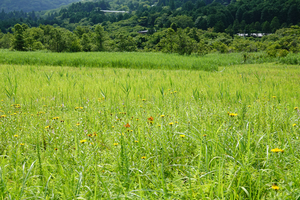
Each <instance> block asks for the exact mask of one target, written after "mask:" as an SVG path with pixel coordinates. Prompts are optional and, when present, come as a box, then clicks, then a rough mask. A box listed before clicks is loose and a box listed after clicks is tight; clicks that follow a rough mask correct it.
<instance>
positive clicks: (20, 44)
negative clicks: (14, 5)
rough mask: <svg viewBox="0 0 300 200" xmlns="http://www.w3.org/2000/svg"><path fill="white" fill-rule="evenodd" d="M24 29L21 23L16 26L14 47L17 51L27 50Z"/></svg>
mask: <svg viewBox="0 0 300 200" xmlns="http://www.w3.org/2000/svg"><path fill="white" fill-rule="evenodd" d="M23 32H24V29H23V27H22V26H21V25H20V24H16V25H15V26H14V38H13V41H12V48H13V49H15V50H17V51H25V50H26V49H25V40H24V35H23Z"/></svg>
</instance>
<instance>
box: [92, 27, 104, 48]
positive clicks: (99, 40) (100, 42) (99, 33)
mask: <svg viewBox="0 0 300 200" xmlns="http://www.w3.org/2000/svg"><path fill="white" fill-rule="evenodd" d="M94 39H95V44H96V46H97V48H98V51H104V41H105V32H104V29H103V27H102V26H101V25H96V27H95V38H94Z"/></svg>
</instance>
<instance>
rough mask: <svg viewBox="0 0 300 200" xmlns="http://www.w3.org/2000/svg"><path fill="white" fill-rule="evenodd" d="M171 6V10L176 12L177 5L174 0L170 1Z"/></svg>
mask: <svg viewBox="0 0 300 200" xmlns="http://www.w3.org/2000/svg"><path fill="white" fill-rule="evenodd" d="M169 5H170V9H171V10H175V3H174V0H170V1H169Z"/></svg>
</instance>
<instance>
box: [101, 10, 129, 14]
mask: <svg viewBox="0 0 300 200" xmlns="http://www.w3.org/2000/svg"><path fill="white" fill-rule="evenodd" d="M100 11H102V12H106V13H129V12H128V11H118V10H100Z"/></svg>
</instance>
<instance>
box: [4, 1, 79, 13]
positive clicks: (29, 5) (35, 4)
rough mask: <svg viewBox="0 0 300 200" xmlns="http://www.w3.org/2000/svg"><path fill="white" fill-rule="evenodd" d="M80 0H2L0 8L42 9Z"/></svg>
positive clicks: (5, 10) (5, 9)
mask: <svg viewBox="0 0 300 200" xmlns="http://www.w3.org/2000/svg"><path fill="white" fill-rule="evenodd" d="M78 1H80V0H42V1H40V0H1V1H0V10H1V11H2V10H4V12H10V11H21V10H22V11H24V12H31V11H41V10H49V9H55V8H59V7H61V6H64V5H68V4H70V3H73V2H78Z"/></svg>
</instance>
